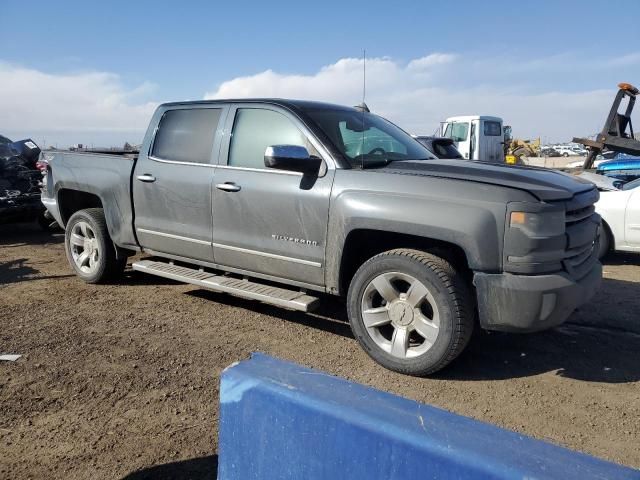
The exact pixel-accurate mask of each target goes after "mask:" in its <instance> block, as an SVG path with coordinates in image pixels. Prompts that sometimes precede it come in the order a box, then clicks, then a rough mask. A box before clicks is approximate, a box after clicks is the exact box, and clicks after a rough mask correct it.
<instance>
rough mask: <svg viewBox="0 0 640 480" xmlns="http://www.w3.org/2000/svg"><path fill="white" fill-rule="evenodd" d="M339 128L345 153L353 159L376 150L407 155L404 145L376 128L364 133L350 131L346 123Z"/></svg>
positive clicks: (342, 123)
mask: <svg viewBox="0 0 640 480" xmlns="http://www.w3.org/2000/svg"><path fill="white" fill-rule="evenodd" d="M338 126H339V128H340V135H341V136H342V143H343V144H344V147H345V152H346V154H347V155H348V156H349V157H351V158H355V157H357V156H358V155H363V154H365V155H366V154H367V153H371V152H373V151H375V150H376V149H378V150H383V151H384V152H386V153H400V154H403V155H405V154H406V153H407V148H406V147H405V146H404V145H403V144H402V143H400V142H398V141H397V140H395V139H394V138H393V137H392V136H391V135H389V134H387V133H385V132H383V131H382V130H379V129H377V128H376V127H370V128H368V129H367V130H365V131H364V132H357V131H354V130H349V128H347V122H346V121H342V122H340V123H339V124H338Z"/></svg>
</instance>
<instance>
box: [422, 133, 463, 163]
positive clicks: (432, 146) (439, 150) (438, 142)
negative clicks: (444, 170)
mask: <svg viewBox="0 0 640 480" xmlns="http://www.w3.org/2000/svg"><path fill="white" fill-rule="evenodd" d="M416 140H418V141H419V142H420V143H421V144H422V145H424V146H425V147H427V148H428V149H429V151H430V152H431V153H433V154H434V155H435V156H436V157H438V158H450V159H455V158H462V154H461V153H460V152H459V151H458V149H457V148H456V146H455V145H454V143H453V139H451V138H444V137H423V136H420V137H416Z"/></svg>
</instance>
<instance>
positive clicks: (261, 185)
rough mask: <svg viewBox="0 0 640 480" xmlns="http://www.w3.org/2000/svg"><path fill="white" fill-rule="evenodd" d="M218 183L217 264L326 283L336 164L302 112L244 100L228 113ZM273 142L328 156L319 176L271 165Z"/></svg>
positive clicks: (216, 174)
mask: <svg viewBox="0 0 640 480" xmlns="http://www.w3.org/2000/svg"><path fill="white" fill-rule="evenodd" d="M225 131H226V132H231V133H230V135H225V140H224V141H223V146H222V149H221V156H220V162H219V166H218V167H217V169H216V173H215V179H214V189H213V192H214V193H213V197H214V198H213V205H214V207H213V246H214V256H215V259H216V263H217V264H220V265H223V266H228V267H232V268H239V269H242V270H248V271H251V272H256V273H260V274H264V275H268V276H271V277H281V278H287V279H290V280H296V281H299V282H302V283H306V284H312V285H323V284H324V253H325V243H326V234H327V222H328V214H329V197H330V193H331V185H332V183H333V175H334V172H335V170H334V166H333V164H332V162H331V161H327V159H328V155H327V153H326V152H324V151H323V147H322V145H321V144H320V143H319V142H318V141H317V140H316V139H315V138H314V137H313V136H312V135H311V134H310V132H309V131H308V130H307V129H306V127H305V126H304V124H303V123H302V122H300V121H299V120H298V119H297V118H296V117H295V116H293V115H292V114H290V113H289V112H287V111H286V110H283V109H280V108H279V107H276V106H269V105H255V106H250V107H245V106H236V107H235V108H232V109H231V111H230V112H229V115H228V120H227V125H226V127H225ZM273 145H297V146H304V147H306V148H307V150H308V151H309V152H310V153H311V154H312V155H316V156H320V157H321V158H323V166H322V167H321V170H320V173H319V175H317V176H315V175H314V176H303V175H302V174H300V173H297V172H291V171H284V170H275V169H271V168H267V167H265V164H264V153H265V150H266V148H267V147H269V146H273Z"/></svg>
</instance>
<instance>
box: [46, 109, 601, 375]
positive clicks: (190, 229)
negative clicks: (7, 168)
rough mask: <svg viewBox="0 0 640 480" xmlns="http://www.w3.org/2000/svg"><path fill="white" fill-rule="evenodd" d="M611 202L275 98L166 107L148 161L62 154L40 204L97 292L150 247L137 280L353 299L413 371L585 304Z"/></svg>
mask: <svg viewBox="0 0 640 480" xmlns="http://www.w3.org/2000/svg"><path fill="white" fill-rule="evenodd" d="M477 120H478V121H479V123H478V124H477V125H478V127H477V128H479V129H480V130H481V131H482V132H485V133H486V134H487V135H489V136H492V133H493V132H494V131H495V133H496V135H495V136H496V137H497V138H500V137H499V135H498V133H499V131H501V129H500V125H494V126H492V125H491V124H490V123H489V125H488V124H487V122H491V121H492V120H490V119H486V118H485V119H482V118H479V119H477ZM448 128H449V129H450V131H451V132H452V135H454V134H455V135H458V138H462V137H463V136H465V135H463V132H462V130H461V128H462V127H460V126H457V125H456V124H455V122H451V124H450V127H448ZM472 133H473V132H472V131H471V130H469V131H468V132H466V138H469V136H471V134H472ZM496 148H498V147H496ZM97 170H99V171H100V175H96V171H97ZM597 199H598V191H597V189H596V188H595V187H594V185H593V184H592V183H590V182H588V181H586V180H582V179H579V178H576V177H574V176H571V175H566V174H563V173H561V172H556V171H553V170H543V169H529V168H526V167H521V168H513V167H510V166H506V165H504V164H502V165H500V164H490V163H481V162H465V161H460V160H458V159H456V160H445V159H437V158H435V156H434V155H433V154H432V153H431V152H430V151H429V150H428V149H427V148H425V147H424V146H423V145H422V144H421V143H420V142H419V141H416V140H415V139H414V138H412V137H411V136H409V135H408V134H406V133H405V132H404V131H403V130H401V129H400V128H398V127H396V126H395V125H393V124H392V123H391V122H389V121H387V120H385V119H384V118H381V117H379V116H377V115H374V114H371V113H368V112H363V111H361V110H356V109H354V108H349V107H342V106H336V105H329V104H323V103H317V102H306V101H288V100H276V99H274V100H259V101H258V100H246V101H224V100H218V101H203V102H185V103H169V104H164V105H161V106H160V107H159V108H158V109H157V111H156V113H155V114H154V116H153V118H152V120H151V122H150V125H149V128H148V130H147V134H146V136H145V139H144V142H143V144H142V147H141V149H140V153H139V155H138V156H137V157H123V156H117V155H106V154H87V153H73V152H53V153H52V159H51V160H50V162H49V165H48V166H47V183H46V188H45V190H44V191H43V196H42V201H43V202H44V204H45V205H46V206H47V208H48V209H49V211H50V212H51V214H52V215H53V216H54V217H55V219H56V220H57V221H58V222H59V223H60V225H63V226H64V227H65V229H66V233H65V249H66V252H67V257H68V259H69V263H70V265H71V267H72V268H73V270H74V271H75V272H76V274H77V275H78V276H79V277H80V278H82V279H83V280H85V281H87V282H91V283H99V282H104V281H107V280H110V279H114V278H117V277H118V276H119V275H120V274H121V273H122V271H123V269H124V266H125V263H126V261H127V257H128V256H131V255H133V254H134V253H135V252H140V251H141V252H145V253H147V254H152V255H154V256H155V258H154V259H146V260H141V261H137V262H134V263H133V268H134V269H136V270H139V271H143V272H147V273H150V274H154V275H159V276H163V277H168V278H172V279H175V280H179V281H183V282H187V283H192V284H195V285H199V286H200V287H202V288H208V289H212V290H215V291H219V292H224V293H230V294H234V295H238V296H241V297H244V298H249V299H254V300H260V301H263V302H266V303H271V304H275V305H279V306H282V307H286V308H291V309H297V310H303V311H308V310H310V309H312V308H314V307H315V306H316V305H317V303H318V301H319V298H318V295H317V293H316V292H325V293H329V294H333V295H340V296H343V297H345V298H346V304H347V311H348V315H349V321H350V324H351V328H352V330H353V332H354V336H355V338H356V339H357V340H358V341H359V342H360V344H361V345H362V347H363V348H364V350H365V351H366V352H367V353H368V354H369V355H370V356H371V357H372V358H374V359H375V360H376V361H378V362H379V363H380V364H382V365H384V366H385V367H387V368H390V369H393V370H396V371H399V372H403V373H407V374H412V375H426V374H430V373H433V372H435V371H437V370H439V369H441V368H443V367H445V366H446V365H447V364H448V363H450V362H451V361H452V360H454V359H455V358H456V357H457V356H458V355H459V354H460V352H461V351H462V350H463V349H464V348H465V346H466V345H467V343H468V341H469V339H470V337H471V333H472V331H473V329H474V328H476V327H481V328H484V329H488V330H503V331H513V332H529V331H537V330H543V329H546V328H550V327H552V326H555V325H558V324H560V323H562V322H563V321H564V320H565V319H566V318H567V316H568V315H569V314H570V313H571V312H572V311H573V309H574V308H576V307H577V306H579V305H581V304H583V303H584V302H586V301H587V300H588V299H589V298H590V297H591V296H592V295H593V293H594V292H595V290H596V289H597V287H598V285H599V283H600V279H601V274H602V267H601V265H600V263H599V261H598V236H599V231H600V218H599V216H598V215H597V214H596V213H595V207H594V203H595V202H596V201H597Z"/></svg>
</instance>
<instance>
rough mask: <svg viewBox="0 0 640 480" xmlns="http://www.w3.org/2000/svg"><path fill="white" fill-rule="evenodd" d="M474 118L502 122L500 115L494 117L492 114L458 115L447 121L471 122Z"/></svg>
mask: <svg viewBox="0 0 640 480" xmlns="http://www.w3.org/2000/svg"><path fill="white" fill-rule="evenodd" d="M472 120H490V121H494V122H502V119H501V118H500V117H494V116H491V115H458V116H456V117H449V118H447V119H446V120H445V122H447V123H449V122H470V121H472Z"/></svg>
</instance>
